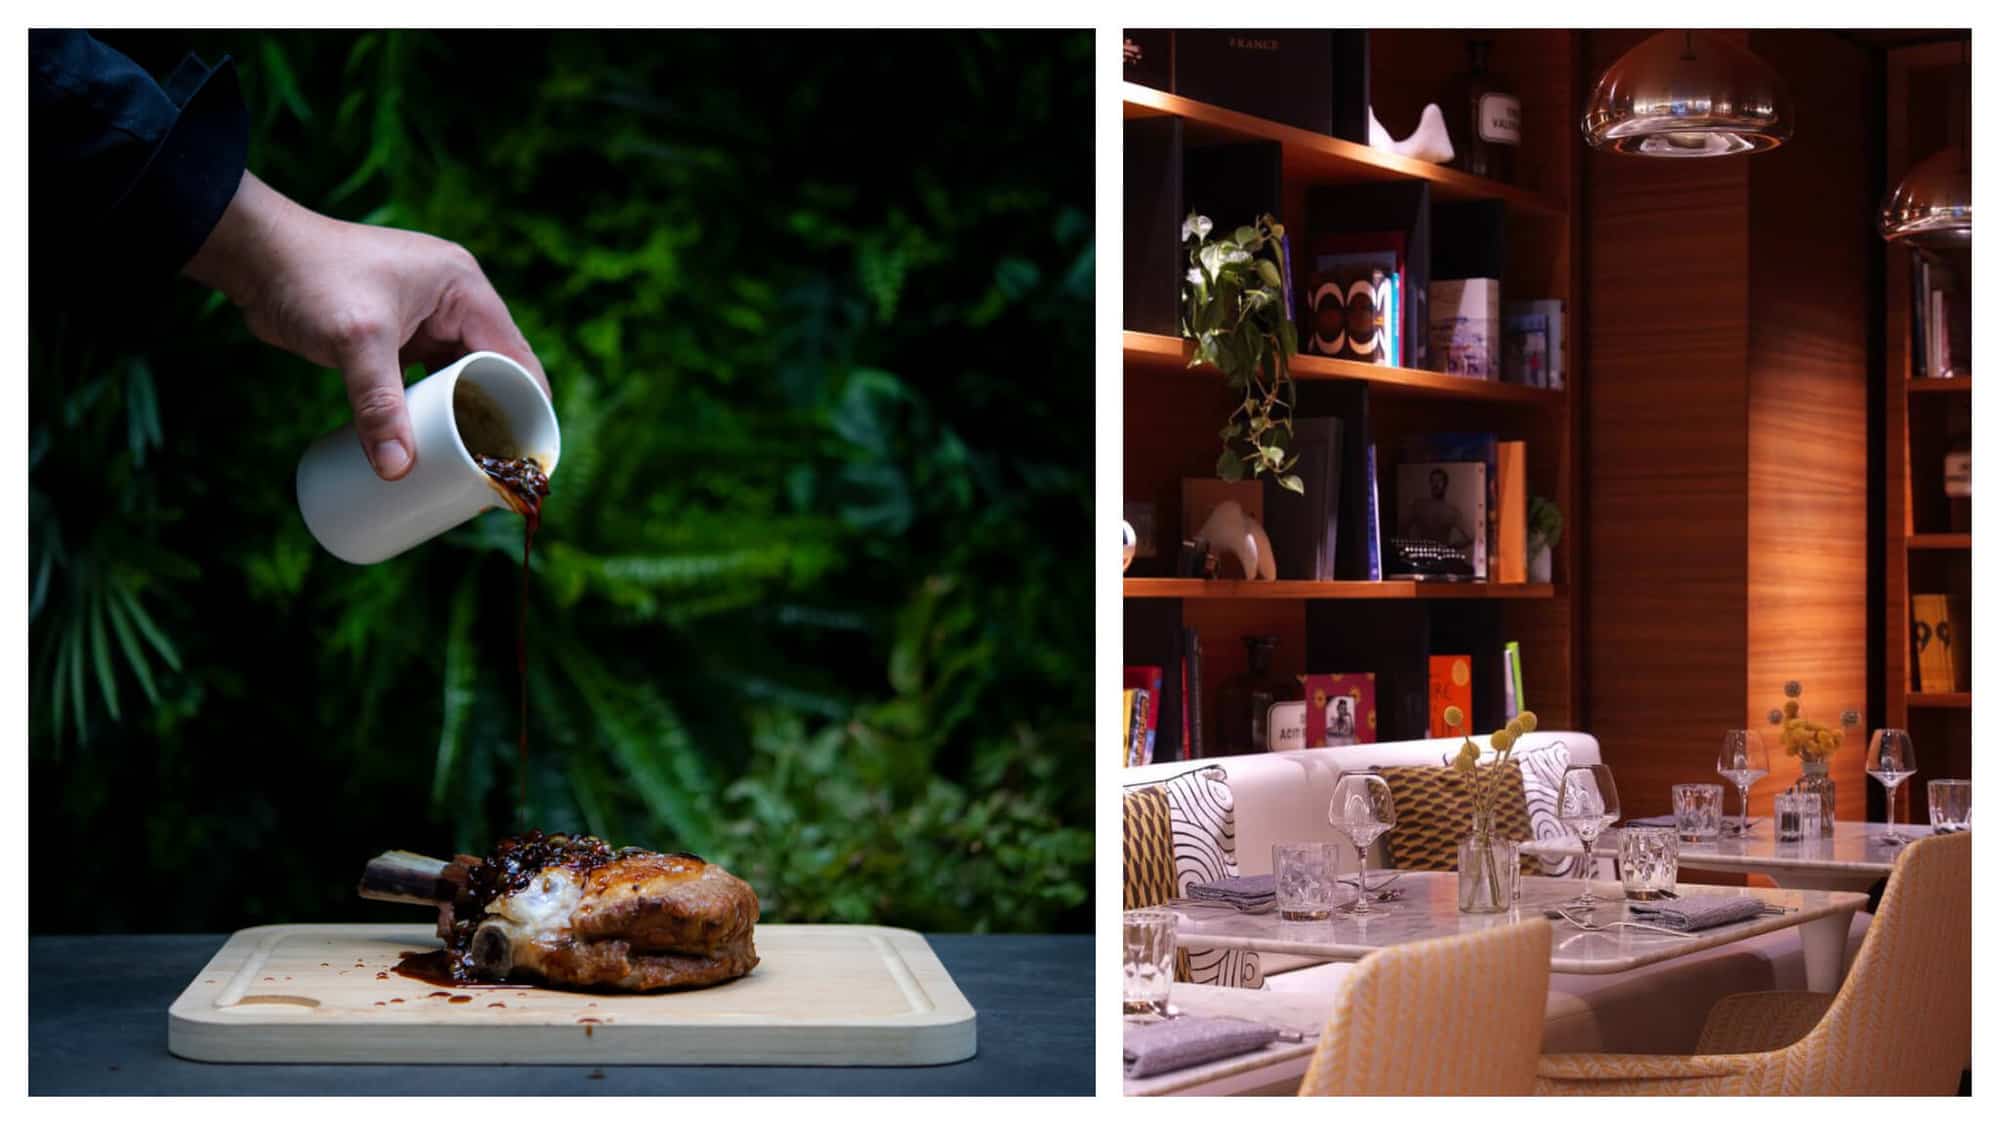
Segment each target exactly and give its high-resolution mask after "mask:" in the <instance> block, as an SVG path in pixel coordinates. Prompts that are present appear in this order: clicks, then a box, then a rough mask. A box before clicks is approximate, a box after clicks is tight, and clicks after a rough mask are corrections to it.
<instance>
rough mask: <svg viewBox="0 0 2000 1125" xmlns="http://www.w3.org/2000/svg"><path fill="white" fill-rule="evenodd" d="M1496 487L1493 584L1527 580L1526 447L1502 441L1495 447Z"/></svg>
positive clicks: (1519, 443) (1517, 442)
mask: <svg viewBox="0 0 2000 1125" xmlns="http://www.w3.org/2000/svg"><path fill="white" fill-rule="evenodd" d="M1495 453H1496V454H1497V457H1496V463H1497V466H1498V471H1499V483H1498V484H1497V485H1496V486H1495V488H1494V489H1493V494H1494V496H1495V497H1496V498H1497V502H1498V504H1499V511H1498V514H1497V524H1496V526H1497V531H1496V533H1495V539H1496V553H1495V555H1494V558H1493V580H1494V581H1495V582H1526V581H1527V580H1528V443H1527V442H1525V441H1503V442H1499V443H1498V444H1497V445H1496V446H1495Z"/></svg>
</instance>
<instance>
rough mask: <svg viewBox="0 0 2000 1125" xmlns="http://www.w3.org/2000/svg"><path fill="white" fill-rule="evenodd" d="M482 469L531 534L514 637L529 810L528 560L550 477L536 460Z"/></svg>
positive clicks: (522, 796)
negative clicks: (517, 513) (518, 514)
mask: <svg viewBox="0 0 2000 1125" xmlns="http://www.w3.org/2000/svg"><path fill="white" fill-rule="evenodd" d="M474 460H476V461H478V462H479V467H480V468H481V469H482V470H484V471H485V473H486V476H487V481H488V483H490V484H491V485H492V486H493V488H494V490H495V491H497V492H498V493H500V497H501V499H503V500H505V501H506V502H507V506H508V507H509V508H512V509H514V510H515V511H516V512H519V513H521V518H522V520H523V521H524V522H525V523H526V524H527V533H526V534H525V535H524V536H523V537H522V540H521V599H520V605H519V608H518V611H517V614H516V617H517V620H516V622H515V633H514V674H515V676H516V677H517V678H518V679H519V680H520V688H521V749H520V762H519V767H520V768H519V770H518V773H519V774H520V776H519V779H518V781H517V784H518V786H519V801H518V803H517V805H516V807H517V808H520V809H522V810H526V809H527V807H528V557H529V556H530V555H531V554H532V553H533V552H534V549H535V532H536V531H538V530H540V529H541V526H542V501H543V499H545V498H546V497H547V496H548V494H549V477H548V474H547V473H544V472H543V471H542V466H541V464H540V463H539V462H537V461H536V460H535V459H534V458H533V457H513V458H500V457H486V456H475V457H474Z"/></svg>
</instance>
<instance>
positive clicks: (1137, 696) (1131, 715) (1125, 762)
mask: <svg viewBox="0 0 2000 1125" xmlns="http://www.w3.org/2000/svg"><path fill="white" fill-rule="evenodd" d="M1148 694H1149V693H1147V692H1146V691H1145V690H1144V689H1137V688H1127V689H1125V692H1124V695H1123V700H1124V708H1125V738H1124V742H1123V745H1121V746H1120V747H1119V751H1118V753H1119V765H1121V766H1124V767H1126V768H1128V769H1129V768H1131V767H1132V766H1143V765H1145V764H1146V707H1147V705H1148V704H1149V703H1150V702H1151V700H1150V699H1149V698H1148Z"/></svg>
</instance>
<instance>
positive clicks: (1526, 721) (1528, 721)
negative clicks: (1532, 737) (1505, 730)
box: [1507, 711, 1538, 734]
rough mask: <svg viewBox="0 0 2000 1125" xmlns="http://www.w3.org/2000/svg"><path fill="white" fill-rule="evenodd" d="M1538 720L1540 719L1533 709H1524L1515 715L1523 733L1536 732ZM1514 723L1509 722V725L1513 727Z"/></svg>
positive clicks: (1515, 720)
mask: <svg viewBox="0 0 2000 1125" xmlns="http://www.w3.org/2000/svg"><path fill="white" fill-rule="evenodd" d="M1537 721H1538V720H1537V719H1536V718H1535V713H1534V712H1533V711H1523V712H1521V713H1520V714H1519V715H1516V716H1514V723H1519V724H1521V733H1522V734H1533V733H1534V732H1535V723H1536V722H1537ZM1514 723H1508V724H1507V725H1508V726H1510V727H1511V726H1513V725H1514Z"/></svg>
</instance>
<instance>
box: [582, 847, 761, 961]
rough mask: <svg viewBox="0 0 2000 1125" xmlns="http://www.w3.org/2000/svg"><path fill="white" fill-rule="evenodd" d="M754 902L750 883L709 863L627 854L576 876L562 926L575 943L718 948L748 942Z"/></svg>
mask: <svg viewBox="0 0 2000 1125" xmlns="http://www.w3.org/2000/svg"><path fill="white" fill-rule="evenodd" d="M758 909H759V908H758V902H757V892H756V891H754V890H752V889H751V888H750V884H748V883H746V882H744V881H743V880H741V879H738V878H737V877H736V876H734V875H731V874H730V873H729V872H727V871H724V870H723V869H722V868H720V867H717V866H716V865H715V864H712V863H707V862H704V861H702V860H699V859H695V858H693V857H692V856H674V855H657V854H651V855H639V856H629V857H624V858H620V859H618V860H616V861H614V862H612V863H608V864H605V865H604V866H602V867H599V868H597V869H596V870H594V871H591V872H590V873H589V874H587V875H586V876H584V882H583V900H582V902H581V903H580V904H579V905H578V906H577V909H576V913H575V915H574V916H573V917H572V918H571V920H570V932H571V933H573V934H574V935H575V936H576V938H577V940H578V941H579V942H593V941H600V940H613V939H615V940H618V941H623V942H627V943H629V944H630V946H631V948H632V949H633V950H634V951H636V952H638V953H661V954H694V955H726V954H728V952H729V951H730V950H731V949H732V947H735V946H738V945H741V946H743V947H744V948H745V949H747V948H748V946H749V940H750V935H751V932H752V930H753V929H754V928H755V927H756V924H757V915H758ZM750 963H751V964H755V963H756V958H755V956H754V955H752V956H751V958H750ZM744 971H746V972H747V971H748V969H747V968H746V969H745V970H744Z"/></svg>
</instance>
